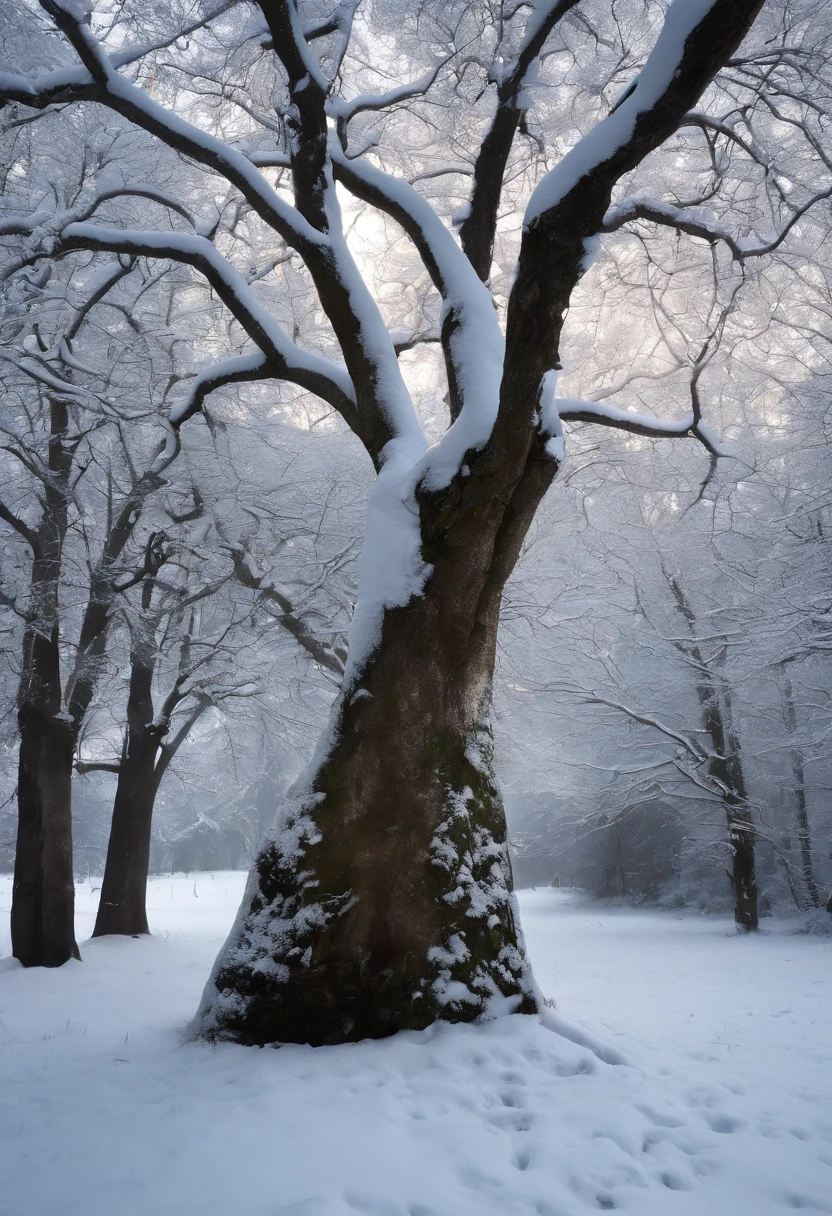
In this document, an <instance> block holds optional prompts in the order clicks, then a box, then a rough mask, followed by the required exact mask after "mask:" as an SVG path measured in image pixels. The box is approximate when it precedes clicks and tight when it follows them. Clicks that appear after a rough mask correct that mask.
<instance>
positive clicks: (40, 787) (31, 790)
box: [11, 400, 80, 967]
mask: <svg viewBox="0 0 832 1216" xmlns="http://www.w3.org/2000/svg"><path fill="white" fill-rule="evenodd" d="M67 426H68V414H67V408H66V405H65V404H63V403H62V402H60V401H55V400H53V401H52V402H51V403H50V436H49V457H48V463H49V472H50V477H49V479H48V480H46V481H45V482H44V493H43V514H42V517H41V522H40V526H39V527H38V530H37V533H36V534H33V538H32V550H33V558H34V560H33V562H32V579H31V587H30V606H29V610H28V612H27V622H26V629H25V631H24V636H23V660H22V663H21V676H20V686H19V689H18V695H17V718H18V725H19V730H20V753H19V761H18V784H17V799H18V826H17V848H16V852H15V861H14V881H13V886H12V909H11V938H12V954H13V955H14V957H15V958H17V959H19V960H20V962H21V963H23V965H24V967H60V966H62V964H63V963H65V962H67V961H68V959H70V958H80V954H79V952H78V946H77V944H76V942H75V881H74V876H73V872H72V761H73V755H74V752H75V744H76V731H75V728H74V725H73V723H72V720H71V718H70V716H69V715H68V714H66V713H64V712H63V710H62V698H61V664H60V650H59V628H58V621H59V604H58V584H59V580H60V574H61V561H62V556H63V544H64V539H65V537H66V530H67V523H68V510H67V504H68V493H67V486H68V479H69V473H70V470H71V467H72V455H73V448H72V446H71V445H70V444H68V443H67Z"/></svg>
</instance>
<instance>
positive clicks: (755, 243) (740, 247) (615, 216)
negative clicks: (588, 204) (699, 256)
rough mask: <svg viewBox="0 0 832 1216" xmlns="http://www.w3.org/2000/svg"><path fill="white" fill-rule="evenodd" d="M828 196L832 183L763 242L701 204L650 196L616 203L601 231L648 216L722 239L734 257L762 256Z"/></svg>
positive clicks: (669, 225)
mask: <svg viewBox="0 0 832 1216" xmlns="http://www.w3.org/2000/svg"><path fill="white" fill-rule="evenodd" d="M829 198H832V186H830V187H829V188H828V189H825V190H821V191H819V192H818V193H817V194H814V195H813V196H812V197H811V198H810V199H808V200H807V201H806V202H805V203H803V205H802V206H800V207H797V208H796V209H795V210H794V211H793V213H792V215H791V216H789V219H788V220H787V222H786V223H785V224H784V225H783V227H782V228H781V229H780V231H779V232H778V233H777V235H776V236H774V237H772V239H771V240H770V241H763V242H761V241H760V240H759V239H758V238H757V237H753V236H739V237H738V236H734V235H733V234H732V233H731V232H729V231H728V230H727V229H726V228H723V227H722V226H721V225H720V224H717V223H715V222H714V221H713V220H712V219H711V218H710V217H709V216H707V215H705V214H703V211H702V208H698V207H677V206H674V205H673V204H672V203H665V202H662V201H661V200H659V199H648V198H630V199H625V200H624V202H621V203H618V204H616V206H615V207H612V208H611V209H610V210H609V211H608V212H607V214H606V215H605V216H604V222H603V227H602V229H601V231H603V232H617V231H618V229H619V228H623V227H624V225H625V224H628V223H631V222H632V221H634V220H646V221H647V222H648V223H651V224H658V225H661V226H663V227H667V228H674V229H676V231H677V232H684V233H686V234H687V235H688V236H694V237H698V238H700V240H703V241H708V242H709V243H711V244H715V243H717V242H722V243H723V244H724V245H726V246H727V247H728V249H730V251H731V254H732V256H733V258H734V260H735V261H737V262H742V261H745V259H746V258H752V257H762V256H763V255H764V254H766V253H773V252H774V250H775V249H777V248H778V247H779V246H780V245H781V244H782V243H783V241H784V240H785V239H786V237H787V236H788V235H789V233H790V232H791V230H792V228H793V227H794V226H795V224H797V223H798V222H799V221H800V220H801V219H802V218H803V216H804V215H806V213H807V212H808V211H811V209H812V208H813V207H815V206H816V205H817V204H818V203H820V202H823V201H824V200H826V199H829Z"/></svg>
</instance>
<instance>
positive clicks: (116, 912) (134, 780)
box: [93, 534, 165, 937]
mask: <svg viewBox="0 0 832 1216" xmlns="http://www.w3.org/2000/svg"><path fill="white" fill-rule="evenodd" d="M154 535H155V534H154ZM163 560H164V556H163V549H161V548H159V549H157V547H155V546H154V537H151V540H150V541H149V543H148V550H147V562H148V575H147V577H146V578H145V580H144V583H143V585H142V595H141V607H140V609H139V612H138V616H137V619H136V620H135V622H134V623H133V624H132V626H131V631H130V685H129V689H128V694H127V721H126V727H125V734H124V745H123V747H122V752H121V761H120V763H119V770H118V784H117V786H116V797H115V802H114V804H113V819H112V824H111V826H110V839H109V843H108V845H107V861H106V863H105V866H104V879H103V882H102V884H101V897H100V899H99V904H98V915H97V917H96V921H95V929H94V930H93V937H104V936H105V935H106V934H108V933H122V934H127V935H129V936H132V935H134V934H136V933H149V932H150V930H149V928H148V925H147V910H146V907H145V904H146V900H147V872H148V869H149V866H150V829H151V824H152V821H153V806H154V803H155V801H156V792H157V790H158V788H159V780H160V776H161V773H159V774H157V772H156V760H157V757H158V755H159V749H160V747H161V743H162V738H163V736H164V733H165V727H163V726H160V725H159V724H158V723H157V722H155V720H154V707H153V675H154V672H155V670H156V662H157V659H158V656H159V649H158V645H157V642H156V630H157V628H158V625H159V615H158V612H156V613H154V612H151V603H152V599H153V592H154V588H155V577H156V574H157V573H158V570H159V568H160V566H161V565H162V564H163Z"/></svg>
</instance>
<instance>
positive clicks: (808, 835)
mask: <svg viewBox="0 0 832 1216" xmlns="http://www.w3.org/2000/svg"><path fill="white" fill-rule="evenodd" d="M780 673H781V677H782V692H783V724H784V726H785V727H786V734H787V735H788V736H789V758H790V761H791V769H792V777H793V779H794V798H795V819H796V820H797V839H798V843H799V845H800V868H801V872H802V874H803V885H804V887H805V888H806V898H807V899H808V901H809V906H810V907H811V908H819V907H820V905H821V898H820V889H819V888H818V884H817V880H816V878H815V867H814V862H813V859H812V832H811V828H810V825H809V808H808V806H807V804H806V772H805V768H804V764H803V752H802V750H801V748H800V744H799V743H798V740H797V714H796V712H795V706H794V693H793V691H792V682H791V680H790V679H789V677H788V674H787V672H786V665H785V663H781V664H780Z"/></svg>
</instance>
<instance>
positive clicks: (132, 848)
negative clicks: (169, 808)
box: [92, 728, 159, 937]
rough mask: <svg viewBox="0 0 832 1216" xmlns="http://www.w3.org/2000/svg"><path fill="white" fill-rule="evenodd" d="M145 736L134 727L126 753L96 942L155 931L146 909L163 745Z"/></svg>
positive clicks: (149, 733) (150, 734)
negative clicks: (116, 935) (158, 763)
mask: <svg viewBox="0 0 832 1216" xmlns="http://www.w3.org/2000/svg"><path fill="white" fill-rule="evenodd" d="M140 734H141V735H142V736H143V737H140V738H138V739H137V738H136V737H135V735H134V734H132V732H131V731H130V730H129V728H128V734H127V739H126V740H125V746H124V749H123V752H122V757H121V765H120V767H119V772H118V785H117V787H116V796H115V802H114V803H113V819H112V824H111V826H110V840H109V843H108V845H107V861H106V864H105V866H104V879H103V882H102V884H101V897H100V900H99V904H98V915H97V917H96V920H95V928H94V930H93V934H92V935H93V937H104V936H106V935H107V934H108V933H121V934H125V935H127V936H131V937H132V936H135V935H136V934H138V933H149V932H150V929H149V928H148V924H147V909H146V906H145V905H146V901H147V874H148V869H149V867H150V829H151V825H152V822H153V807H154V803H155V801H156V791H157V789H158V784H159V783H158V781H157V778H156V771H155V768H156V757H157V756H158V753H159V740H158V734H157V732H155V731H148V730H145V731H143V732H140Z"/></svg>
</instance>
